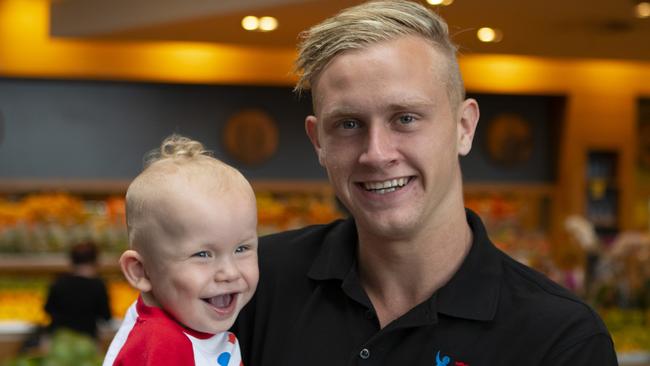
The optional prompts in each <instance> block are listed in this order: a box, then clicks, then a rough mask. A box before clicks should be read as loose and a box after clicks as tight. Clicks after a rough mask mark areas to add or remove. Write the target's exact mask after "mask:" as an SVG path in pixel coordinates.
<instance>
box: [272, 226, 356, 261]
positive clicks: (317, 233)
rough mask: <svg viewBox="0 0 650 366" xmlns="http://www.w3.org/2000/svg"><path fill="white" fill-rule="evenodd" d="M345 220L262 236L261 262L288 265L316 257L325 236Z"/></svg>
mask: <svg viewBox="0 0 650 366" xmlns="http://www.w3.org/2000/svg"><path fill="white" fill-rule="evenodd" d="M344 222H345V220H336V221H332V222H330V223H328V224H321V225H310V226H306V227H303V228H300V229H295V230H288V231H282V232H279V233H275V234H270V235H266V236H262V237H260V244H259V257H260V264H268V265H286V264H290V263H297V262H301V261H303V260H305V259H312V258H315V257H316V256H317V255H318V253H319V252H320V248H321V247H322V245H323V242H324V240H325V238H326V237H327V236H328V235H329V234H330V233H332V232H333V231H334V230H336V229H337V228H338V227H340V226H341V225H343V223H344Z"/></svg>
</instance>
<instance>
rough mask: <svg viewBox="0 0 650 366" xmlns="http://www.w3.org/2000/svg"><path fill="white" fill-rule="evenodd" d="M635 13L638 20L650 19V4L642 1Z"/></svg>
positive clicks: (636, 7)
mask: <svg viewBox="0 0 650 366" xmlns="http://www.w3.org/2000/svg"><path fill="white" fill-rule="evenodd" d="M634 12H635V13H636V17H637V18H648V17H650V2H647V1H642V2H640V3H638V4H636V6H635V7H634Z"/></svg>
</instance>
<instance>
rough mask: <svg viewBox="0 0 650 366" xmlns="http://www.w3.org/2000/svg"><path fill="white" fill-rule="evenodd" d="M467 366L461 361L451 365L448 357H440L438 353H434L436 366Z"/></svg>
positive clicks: (467, 365)
mask: <svg viewBox="0 0 650 366" xmlns="http://www.w3.org/2000/svg"><path fill="white" fill-rule="evenodd" d="M451 365H453V366H469V364H468V363H465V362H461V361H455V362H454V363H453V364H451V358H450V357H449V356H445V355H442V357H441V355H440V351H438V352H437V353H436V366H451Z"/></svg>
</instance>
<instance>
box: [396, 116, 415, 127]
mask: <svg viewBox="0 0 650 366" xmlns="http://www.w3.org/2000/svg"><path fill="white" fill-rule="evenodd" d="M413 121H415V117H414V116H412V115H410V114H405V115H403V116H400V117H399V122H400V123H401V124H404V125H407V124H409V123H411V122H413Z"/></svg>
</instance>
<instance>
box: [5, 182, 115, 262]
mask: <svg viewBox="0 0 650 366" xmlns="http://www.w3.org/2000/svg"><path fill="white" fill-rule="evenodd" d="M125 222H126V221H125V215H124V199H122V198H121V197H113V196H111V197H107V198H105V199H103V200H82V198H81V197H78V196H74V195H71V194H68V193H61V192H59V193H37V194H29V195H26V196H24V197H21V198H20V199H14V200H9V199H8V198H6V197H5V198H2V197H0V253H30V254H34V253H52V252H65V251H66V250H67V249H68V248H69V247H70V246H71V245H73V244H75V243H78V242H81V241H87V240H91V241H93V242H95V243H97V244H98V245H99V246H100V248H101V249H102V250H103V251H105V252H112V253H118V252H121V251H123V250H124V249H125V248H126V246H127V237H126V225H125Z"/></svg>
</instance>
